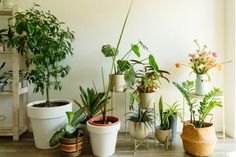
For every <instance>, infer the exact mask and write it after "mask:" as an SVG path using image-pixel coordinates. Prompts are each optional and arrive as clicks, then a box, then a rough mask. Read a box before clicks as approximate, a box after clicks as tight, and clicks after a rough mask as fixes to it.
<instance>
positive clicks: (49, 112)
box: [27, 100, 72, 149]
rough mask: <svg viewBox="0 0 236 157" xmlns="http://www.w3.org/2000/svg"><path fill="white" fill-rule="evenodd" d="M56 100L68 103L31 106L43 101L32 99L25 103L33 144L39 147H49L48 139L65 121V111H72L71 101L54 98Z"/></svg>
mask: <svg viewBox="0 0 236 157" xmlns="http://www.w3.org/2000/svg"><path fill="white" fill-rule="evenodd" d="M55 101H57V102H68V104H66V105H63V106H57V107H33V105H35V104H39V103H43V102H45V100H42V101H34V102H31V103H29V104H28V105H27V114H28V116H29V117H30V121H31V124H32V129H33V134H34V140H35V146H36V147H37V148H40V149H50V148H51V147H50V146H49V140H50V139H51V137H52V136H53V134H54V133H55V132H56V131H58V130H59V129H60V127H61V126H63V124H65V123H66V122H67V117H66V113H65V112H67V111H72V102H70V101H65V100H55Z"/></svg>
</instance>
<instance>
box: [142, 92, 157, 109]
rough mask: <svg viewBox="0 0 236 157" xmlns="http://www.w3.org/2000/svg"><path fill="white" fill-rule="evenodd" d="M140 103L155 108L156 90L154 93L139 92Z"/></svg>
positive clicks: (145, 106)
mask: <svg viewBox="0 0 236 157" xmlns="http://www.w3.org/2000/svg"><path fill="white" fill-rule="evenodd" d="M139 96H140V105H141V107H142V108H144V109H145V108H147V107H148V108H154V105H155V103H156V92H153V93H139Z"/></svg>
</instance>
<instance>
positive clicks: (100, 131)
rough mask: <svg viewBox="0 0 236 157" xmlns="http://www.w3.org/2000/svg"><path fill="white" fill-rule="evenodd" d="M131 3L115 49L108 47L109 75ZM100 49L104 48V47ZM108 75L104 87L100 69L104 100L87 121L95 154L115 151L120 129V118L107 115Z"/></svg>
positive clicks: (109, 87)
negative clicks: (109, 59) (98, 112)
mask: <svg viewBox="0 0 236 157" xmlns="http://www.w3.org/2000/svg"><path fill="white" fill-rule="evenodd" d="M132 4H133V0H132V1H131V4H130V7H129V10H128V13H127V15H126V19H125V22H124V24H123V28H122V31H121V34H120V37H119V40H118V43H117V46H116V49H115V50H114V49H110V50H112V51H110V52H115V53H114V57H113V58H112V64H111V69H110V76H111V75H112V74H113V70H114V67H115V64H116V63H115V62H116V57H117V55H116V54H117V53H118V49H119V45H120V42H121V39H122V36H123V33H124V29H125V25H126V22H127V19H128V16H129V13H130V10H131V7H132ZM102 49H103V50H104V47H103V48H102ZM103 50H102V51H103ZM110 76H109V79H108V80H109V81H108V86H107V87H106V85H105V78H104V73H103V70H102V80H103V89H104V93H105V101H104V103H101V104H100V110H101V113H102V115H99V116H96V117H93V118H90V119H89V120H88V121H87V129H88V131H89V135H90V141H91V145H92V151H93V154H94V155H96V156H111V155H112V154H114V153H115V147H116V141H117V135H118V131H119V129H120V123H121V122H120V119H119V118H118V117H115V116H107V111H108V103H109V93H110V90H111V89H112V87H113V85H112V79H110Z"/></svg>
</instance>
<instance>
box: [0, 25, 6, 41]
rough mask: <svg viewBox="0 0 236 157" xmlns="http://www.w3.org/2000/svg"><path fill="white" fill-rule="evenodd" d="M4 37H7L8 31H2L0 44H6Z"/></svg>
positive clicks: (0, 31) (0, 32) (0, 30)
mask: <svg viewBox="0 0 236 157" xmlns="http://www.w3.org/2000/svg"><path fill="white" fill-rule="evenodd" d="M4 37H7V29H5V28H4V29H0V43H2V44H3V43H4Z"/></svg>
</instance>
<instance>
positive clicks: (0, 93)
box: [0, 87, 28, 95]
mask: <svg viewBox="0 0 236 157" xmlns="http://www.w3.org/2000/svg"><path fill="white" fill-rule="evenodd" d="M26 93H28V87H24V88H21V89H19V95H23V94H26ZM12 94H13V92H12V91H4V92H0V95H12Z"/></svg>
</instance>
